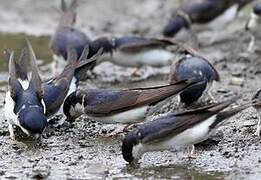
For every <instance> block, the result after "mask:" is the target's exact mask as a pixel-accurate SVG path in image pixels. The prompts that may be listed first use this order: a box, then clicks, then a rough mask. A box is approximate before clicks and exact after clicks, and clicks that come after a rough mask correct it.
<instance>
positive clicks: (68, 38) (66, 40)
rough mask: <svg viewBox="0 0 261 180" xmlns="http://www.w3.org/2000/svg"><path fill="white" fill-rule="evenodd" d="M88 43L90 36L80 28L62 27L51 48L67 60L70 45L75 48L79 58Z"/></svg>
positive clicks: (56, 34)
mask: <svg viewBox="0 0 261 180" xmlns="http://www.w3.org/2000/svg"><path fill="white" fill-rule="evenodd" d="M88 43H90V40H89V38H88V37H87V36H86V35H85V34H84V33H83V32H81V31H80V30H77V29H75V28H72V27H61V28H59V29H58V30H57V31H56V33H55V35H54V36H53V39H52V40H51V48H52V49H53V51H54V53H55V54H56V55H61V56H63V58H64V59H65V60H66V59H67V50H68V47H69V46H71V47H73V48H75V50H76V52H77V58H78V59H79V57H80V56H81V54H82V51H83V49H84V48H85V46H86V45H87V44H88Z"/></svg>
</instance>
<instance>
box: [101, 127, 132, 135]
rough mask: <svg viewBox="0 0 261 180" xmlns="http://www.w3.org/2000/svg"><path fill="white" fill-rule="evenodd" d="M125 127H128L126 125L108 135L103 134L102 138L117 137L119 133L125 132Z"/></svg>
mask: <svg viewBox="0 0 261 180" xmlns="http://www.w3.org/2000/svg"><path fill="white" fill-rule="evenodd" d="M127 127H128V125H123V126H119V127H117V128H116V129H115V130H114V131H112V132H110V133H108V134H105V135H104V137H115V136H117V135H119V134H120V133H122V132H124V131H126V129H127Z"/></svg>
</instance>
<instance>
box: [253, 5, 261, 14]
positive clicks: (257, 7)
mask: <svg viewBox="0 0 261 180" xmlns="http://www.w3.org/2000/svg"><path fill="white" fill-rule="evenodd" d="M253 11H254V13H255V14H256V15H261V3H258V4H256V5H255V6H254V8H253Z"/></svg>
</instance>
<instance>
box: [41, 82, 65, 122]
mask: <svg viewBox="0 0 261 180" xmlns="http://www.w3.org/2000/svg"><path fill="white" fill-rule="evenodd" d="M43 89H44V96H43V100H44V102H45V105H46V116H47V117H50V116H52V115H54V114H55V113H56V112H57V111H58V110H59V109H60V106H59V104H61V103H62V102H61V101H63V99H61V98H60V97H62V96H64V92H65V87H62V86H55V85H54V84H53V83H52V82H51V83H49V82H48V81H47V82H44V83H43Z"/></svg>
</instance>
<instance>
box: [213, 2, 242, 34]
mask: <svg viewBox="0 0 261 180" xmlns="http://www.w3.org/2000/svg"><path fill="white" fill-rule="evenodd" d="M237 11H238V4H235V5H233V6H231V7H230V8H228V9H227V10H226V11H225V12H224V13H223V14H221V15H220V16H218V17H217V18H215V19H214V20H213V21H212V22H210V23H209V27H211V28H213V29H217V30H220V29H223V28H224V27H225V26H226V25H227V24H228V23H230V22H232V21H233V20H234V19H235V17H236V16H237Z"/></svg>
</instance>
